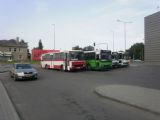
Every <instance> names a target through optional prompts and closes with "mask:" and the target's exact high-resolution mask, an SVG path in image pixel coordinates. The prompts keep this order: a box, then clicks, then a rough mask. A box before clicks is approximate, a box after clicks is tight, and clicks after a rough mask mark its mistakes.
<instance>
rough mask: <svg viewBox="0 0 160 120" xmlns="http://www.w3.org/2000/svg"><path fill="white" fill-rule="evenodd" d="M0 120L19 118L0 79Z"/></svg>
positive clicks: (17, 119)
mask: <svg viewBox="0 0 160 120" xmlns="http://www.w3.org/2000/svg"><path fill="white" fill-rule="evenodd" d="M0 111H1V112H0V120H20V117H19V116H18V113H17V112H16V109H15V107H14V105H13V103H12V101H11V100H10V98H9V96H8V93H7V91H6V89H5V87H4V86H3V83H2V81H1V80H0Z"/></svg>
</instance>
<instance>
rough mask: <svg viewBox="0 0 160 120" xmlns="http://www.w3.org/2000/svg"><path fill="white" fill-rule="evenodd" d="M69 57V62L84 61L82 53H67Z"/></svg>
mask: <svg viewBox="0 0 160 120" xmlns="http://www.w3.org/2000/svg"><path fill="white" fill-rule="evenodd" d="M69 57H70V59H71V60H84V53H83V52H75V51H71V52H69Z"/></svg>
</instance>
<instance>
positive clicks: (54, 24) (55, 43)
mask: <svg viewBox="0 0 160 120" xmlns="http://www.w3.org/2000/svg"><path fill="white" fill-rule="evenodd" d="M52 25H53V26H54V50H55V44H56V43H55V30H56V29H55V27H56V25H55V24H52Z"/></svg>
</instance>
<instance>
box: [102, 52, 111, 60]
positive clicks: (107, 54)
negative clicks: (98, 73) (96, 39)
mask: <svg viewBox="0 0 160 120" xmlns="http://www.w3.org/2000/svg"><path fill="white" fill-rule="evenodd" d="M101 59H102V60H111V51H104V50H103V51H101Z"/></svg>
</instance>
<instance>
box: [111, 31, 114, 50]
mask: <svg viewBox="0 0 160 120" xmlns="http://www.w3.org/2000/svg"><path fill="white" fill-rule="evenodd" d="M111 32H112V37H113V52H114V31H113V30H111Z"/></svg>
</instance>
